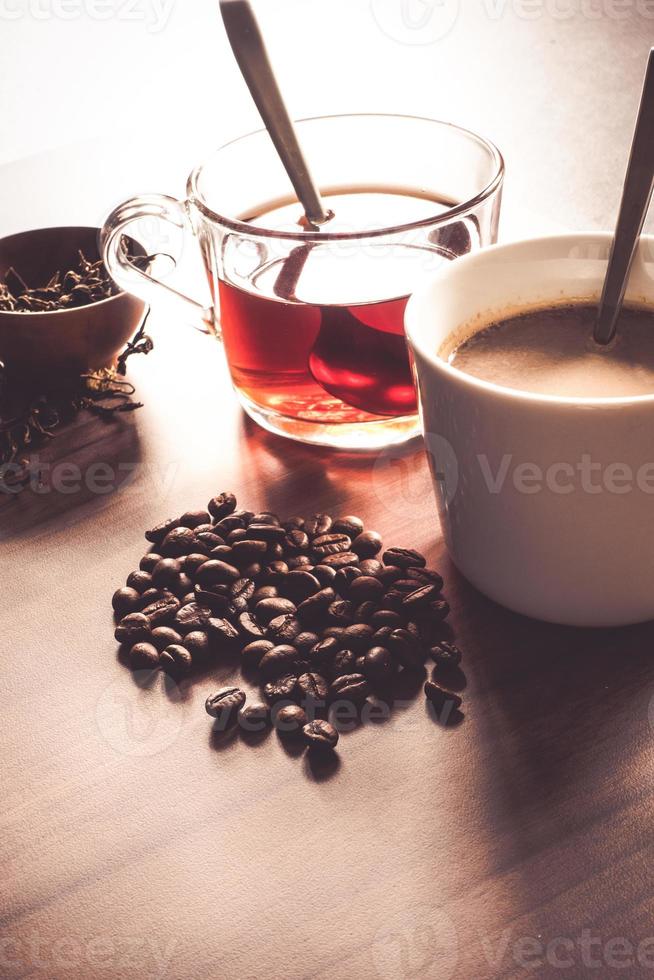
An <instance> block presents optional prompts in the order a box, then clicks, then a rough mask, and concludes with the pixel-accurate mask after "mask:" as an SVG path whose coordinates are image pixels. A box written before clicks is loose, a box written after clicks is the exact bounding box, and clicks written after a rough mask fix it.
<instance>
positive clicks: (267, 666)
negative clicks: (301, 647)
mask: <svg viewBox="0 0 654 980" xmlns="http://www.w3.org/2000/svg"><path fill="white" fill-rule="evenodd" d="M298 657H299V655H298V652H297V650H296V649H295V647H292V646H290V645H289V644H288V643H281V644H278V645H277V646H274V647H273V648H272V650H269V651H268V652H267V653H265V654H264V655H263V657H262V658H261V660H260V662H259V669H260V670H261V673H262V674H263V676H264V677H269V678H274V677H279V676H281V675H282V674H288V673H290V672H291V671H292V670H293V668H294V667H295V665H296V663H297V661H298Z"/></svg>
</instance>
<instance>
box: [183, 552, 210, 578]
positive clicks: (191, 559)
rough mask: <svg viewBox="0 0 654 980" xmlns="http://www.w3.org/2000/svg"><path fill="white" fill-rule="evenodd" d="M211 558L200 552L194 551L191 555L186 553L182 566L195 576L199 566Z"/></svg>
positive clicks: (188, 573) (187, 572)
mask: <svg viewBox="0 0 654 980" xmlns="http://www.w3.org/2000/svg"><path fill="white" fill-rule="evenodd" d="M208 560H209V559H208V557H207V555H201V554H200V553H199V552H197V551H194V552H193V553H192V554H190V555H185V556H184V558H182V568H183V569H184V571H185V572H186V574H187V575H191V576H194V575H195V574H196V573H197V570H198V568H200V566H201V565H204V564H205V562H207V561H208Z"/></svg>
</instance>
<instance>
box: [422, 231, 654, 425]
mask: <svg viewBox="0 0 654 980" xmlns="http://www.w3.org/2000/svg"><path fill="white" fill-rule="evenodd" d="M612 238H613V234H612V233H611V232H608V231H589V232H567V233H565V234H554V235H535V236H534V237H532V238H522V239H519V240H517V241H513V242H503V243H502V244H499V245H489V246H488V247H487V248H482V249H480V250H478V251H476V252H470V253H469V254H468V255H464V256H461V257H460V258H457V259H455V260H454V261H452V262H444V263H443V265H442V266H441V268H440V269H439V270H438V271H437V272H435V273H434V274H433V275H431V276H430V277H429V279H427V280H426V281H425V282H424V283H423V285H422V286H420V287H419V288H418V289H417V290H416V291H415V292H414V293H413V294H412V296H411V297H410V299H409V302H408V304H407V308H406V311H405V314H404V324H405V328H406V335H407V338H408V340H409V343H410V345H411V347H413V348H415V349H416V351H418V352H419V353H420V355H421V356H422V357H423V358H424V359H425V360H427V361H429V362H430V363H431V364H432V366H433V367H434V368H435V369H436V370H437V371H441V372H444V373H445V374H449V375H451V376H453V377H454V378H456V379H457V380H458V381H459V382H460V383H462V384H466V385H468V386H469V387H470V388H475V389H477V390H481V391H486V392H488V393H492V394H495V395H498V396H500V397H508V398H513V399H517V400H520V401H530V402H540V403H543V404H556V405H586V406H591V407H593V406H596V407H607V406H622V405H632V404H644V403H647V402H654V392H652V394H651V395H623V396H611V397H609V396H607V397H587V396H577V395H546V394H542V393H539V392H533V391H524V390H522V389H521V388H509V387H507V386H505V385H499V384H496V383H495V382H493V381H485V380H484V379H483V378H478V377H475V376H473V375H471V374H467V373H466V372H465V371H461V370H460V369H459V368H456V367H454V365H453V364H450V363H448V362H447V361H445V360H443V358H442V357H439V355H438V351H437V350H434V349H433V346H432V345H430V343H429V328H428V326H427V325H426V324H425V322H424V316H422V315H421V313H422V311H423V309H424V307H425V305H426V304H427V303H428V302H431V299H430V298H431V293H432V290H433V288H434V286H437V285H438V283H440V282H446V281H447V280H448V279H449V278H450V277H451V276H452V275H460V274H461V272H463V271H465V270H466V269H468V270H469V274H470V275H474V270H475V267H476V266H483V265H484V264H485V263H486V262H487V261H488V259H489V257H493V256H495V255H497V254H501V253H503V252H504V253H509V252H519V251H521V250H522V249H523V248H525V247H526V246H534V245H538V244H540V243H544V244H545V243H549V244H552V243H554V242H560V243H561V244H562V245H568V246H570V245H572V244H582V243H583V244H603V245H610V242H611V240H612ZM641 240H643V241H645V242H647V243H648V244H649V246H650V247H651V248H653V249H654V235H643V236H642V239H641ZM562 258H563V256H562ZM590 301H591V300H590V299H589V298H588V297H587V298H584V296H583V295H580V296H578V297H575V298H570V299H568V300H564V301H563V302H560V303H557V302H556V300H555V298H553V299H552V301H551V304H550V303H548V300H547V299H545V298H544V299H543V301H542V302H534V303H525V304H524V305H522V304H520V305H519V306H518V305H517V306H516V311H515V312H512V314H511V315H514V316H515V315H519V312H518V310H521V311H522V312H524V313H528V312H529V311H530V310H538V309H546V308H547V307H548V305H560V306H563V305H568V304H574V303H578V304H584V303H588V302H590ZM643 309H647V310H651V312H652V314H654V301H652V303H651V304H650V303H647V304H643ZM479 312H480V313H481V314H483V310H482V309H481V308H480V311H479ZM495 319H497V313H493V312H492V311H491V310H489V317H488V321H487V322H486V323H485V322H484V318H483V316H482V318H481V319H480V322H479V327H478V328H477V329H483V328H484V326H485V325H488V324H490V323H492V322H494V320H495ZM460 326H464V324H463V323H462V324H460ZM474 332H475V331H471V333H474Z"/></svg>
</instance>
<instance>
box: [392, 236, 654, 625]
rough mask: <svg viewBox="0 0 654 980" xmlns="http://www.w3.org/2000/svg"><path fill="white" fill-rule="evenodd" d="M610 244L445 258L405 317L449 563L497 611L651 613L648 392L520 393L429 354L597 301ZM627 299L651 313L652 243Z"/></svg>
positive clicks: (575, 243) (653, 501)
mask: <svg viewBox="0 0 654 980" xmlns="http://www.w3.org/2000/svg"><path fill="white" fill-rule="evenodd" d="M610 243H611V236H610V235H608V234H603V233H600V234H592V233H588V234H583V233H582V234H573V235H562V236H556V237H548V238H538V239H531V240H528V241H522V242H515V243H512V244H509V245H498V246H494V247H492V248H489V249H486V250H485V251H482V252H479V253H477V254H475V255H469V256H466V257H464V258H461V259H457V260H456V261H455V262H452V263H449V264H448V265H447V266H445V267H444V268H443V269H442V270H441V271H439V273H438V274H437V275H436V276H435V277H434V278H433V279H431V280H430V281H429V282H428V283H427V284H426V285H425V286H424V287H422V288H421V289H420V290H419V291H418V292H417V293H416V294H415V295H414V296H413V297H412V298H411V300H410V301H409V305H408V307H407V312H406V328H407V336H408V339H409V344H410V347H411V350H412V353H413V357H414V362H415V369H416V374H417V381H418V388H419V394H420V407H421V415H422V422H423V428H424V433H425V441H426V447H427V452H428V456H429V461H430V467H431V471H432V477H433V481H434V487H435V492H436V498H437V502H438V508H439V513H440V519H441V525H442V529H443V534H444V537H445V542H446V544H447V548H448V550H449V552H450V555H451V557H452V559H453V561H454V562H455V564H456V565H457V566H458V568H459V569H460V571H461V572H462V573H463V574H464V575H465V576H466V578H468V579H469V581H470V582H472V584H473V585H474V586H476V587H477V588H478V589H479V590H480V591H481V592H484V593H485V594H486V595H487V596H489V597H490V598H491V599H494V600H495V601H497V602H499V603H501V604H502V605H504V606H507V607H508V608H509V609H513V610H515V611H516V612H520V613H524V614H525V615H527V616H533V617H536V618H538V619H544V620H549V621H551V622H557V623H566V624H571V625H575V626H617V625H626V624H629V623H637V622H642V621H644V620H648V619H653V618H654V391H653V392H652V395H644V396H638V397H632V398H561V397H558V396H549V395H536V394H530V393H528V392H523V391H517V390H513V389H508V388H502V387H500V386H498V385H495V384H492V383H489V382H486V381H482V380H480V379H478V378H473V377H471V376H470V375H467V374H464V373H463V372H461V371H459V370H457V369H456V368H454V367H452V366H451V365H449V364H448V363H447V362H446V360H444V359H443V358H441V357H439V355H438V351H439V349H440V348H441V346H442V345H443V344H444V342H445V341H446V340H448V339H451V338H452V337H455V336H457V335H459V334H461V335H462V336H466V335H468V334H469V333H470V332H474V328H475V326H477V327H481V326H484V325H485V324H486V323H488V322H491V321H492V320H494V319H496V318H498V317H503V316H510V315H514V314H516V313H519V312H522V311H524V310H527V309H530V308H534V307H537V306H546V305H548V304H552V303H560V302H562V301H563V302H565V301H566V300H581V301H583V300H591V301H597V300H598V299H599V295H600V292H601V288H602V282H603V278H604V273H605V271H606V264H607V258H608V252H609V247H610ZM627 300H628V301H632V302H636V303H639V304H642V303H644V304H647V305H651V307H652V308H653V310H654V238H644V239H643V240H642V241H641V244H640V247H639V251H638V254H637V256H636V259H635V261H634V266H633V270H632V274H631V279H630V284H629V289H628V292H627Z"/></svg>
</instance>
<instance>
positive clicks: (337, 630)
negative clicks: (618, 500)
mask: <svg viewBox="0 0 654 980" xmlns="http://www.w3.org/2000/svg"><path fill="white" fill-rule="evenodd" d="M346 629H349V627H348V626H327V627H326V628H325V629H324V630H323V631H322V635H323V639H325V640H326V639H328V638H329V637H333V638H334V639H335V640H338V642H339V643H340V644H341V646H343V645H344V644H343V637H344V636H345V630H346Z"/></svg>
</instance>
